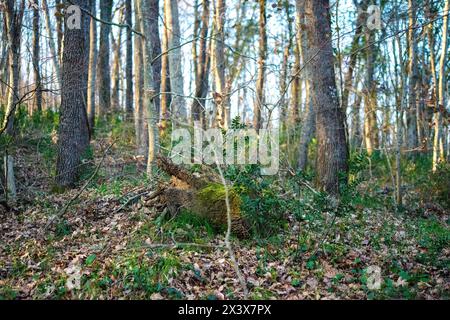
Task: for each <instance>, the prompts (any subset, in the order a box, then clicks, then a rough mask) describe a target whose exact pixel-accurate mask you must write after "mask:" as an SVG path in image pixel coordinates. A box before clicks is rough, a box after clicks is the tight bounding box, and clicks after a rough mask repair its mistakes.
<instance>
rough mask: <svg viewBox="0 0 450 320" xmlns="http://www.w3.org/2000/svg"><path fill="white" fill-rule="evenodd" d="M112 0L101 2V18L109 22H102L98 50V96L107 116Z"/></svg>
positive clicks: (109, 103) (102, 112)
mask: <svg viewBox="0 0 450 320" xmlns="http://www.w3.org/2000/svg"><path fill="white" fill-rule="evenodd" d="M112 2H113V1H112V0H102V1H101V2H100V19H101V20H103V21H105V22H107V23H101V24H100V47H99V52H98V68H97V72H98V98H99V103H98V106H99V114H100V115H101V116H105V114H106V112H107V111H108V110H109V109H110V108H111V68H110V61H109V58H110V45H109V36H110V33H111V25H110V24H109V23H110V22H111V19H112Z"/></svg>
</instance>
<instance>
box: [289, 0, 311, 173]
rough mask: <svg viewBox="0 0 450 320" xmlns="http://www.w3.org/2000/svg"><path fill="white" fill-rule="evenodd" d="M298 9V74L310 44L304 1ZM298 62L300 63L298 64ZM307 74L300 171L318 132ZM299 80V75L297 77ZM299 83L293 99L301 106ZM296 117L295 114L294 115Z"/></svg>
mask: <svg viewBox="0 0 450 320" xmlns="http://www.w3.org/2000/svg"><path fill="white" fill-rule="evenodd" d="M296 8H297V25H298V29H299V30H298V32H297V35H298V36H297V37H296V43H297V45H296V46H297V50H296V51H298V53H296V56H299V57H296V58H295V59H296V64H297V65H298V66H297V68H296V70H297V72H299V71H300V68H299V67H300V66H299V61H300V59H301V60H302V61H303V63H304V64H305V63H307V61H306V59H305V57H306V56H307V54H306V52H307V50H308V44H307V43H306V35H305V30H304V29H305V28H304V27H302V26H303V25H304V24H305V8H304V1H302V0H297V1H296ZM297 61H298V62H297ZM303 72H304V73H306V77H305V112H304V115H303V119H302V120H303V121H302V131H301V134H300V146H299V154H298V169H299V170H305V169H306V166H307V164H308V148H309V144H310V142H311V140H312V138H313V136H314V133H315V131H316V115H315V110H314V105H313V103H312V99H311V82H310V80H309V76H308V74H307V73H308V68H306V69H305V70H304V71H303ZM297 78H299V75H297ZM297 81H298V83H297V84H295V85H296V88H295V89H296V91H295V95H296V97H295V98H293V99H295V100H296V103H297V104H299V102H300V101H299V100H300V97H299V96H300V94H299V92H301V86H300V80H299V79H298V80H297ZM296 109H297V112H296V115H295V117H294V119H293V120H292V121H293V123H294V124H296V122H298V119H297V118H298V109H299V106H296ZM293 115H294V114H293Z"/></svg>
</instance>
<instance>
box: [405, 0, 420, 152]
mask: <svg viewBox="0 0 450 320" xmlns="http://www.w3.org/2000/svg"><path fill="white" fill-rule="evenodd" d="M416 8H417V2H416V1H415V0H408V22H409V23H408V45H409V50H408V81H409V86H408V108H407V110H406V120H407V130H408V135H407V144H408V149H409V151H410V152H411V153H415V152H417V150H416V149H417V147H418V146H419V140H418V135H417V113H418V112H417V95H416V92H418V90H419V88H418V86H417V84H418V81H417V80H418V79H417V78H418V76H419V74H418V69H417V61H416V60H417V59H416V54H417V43H416V31H415V23H416Z"/></svg>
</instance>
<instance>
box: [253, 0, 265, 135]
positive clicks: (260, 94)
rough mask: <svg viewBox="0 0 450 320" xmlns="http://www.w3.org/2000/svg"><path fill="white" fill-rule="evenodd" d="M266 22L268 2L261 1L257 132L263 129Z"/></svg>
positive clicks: (254, 108)
mask: <svg viewBox="0 0 450 320" xmlns="http://www.w3.org/2000/svg"><path fill="white" fill-rule="evenodd" d="M266 22H267V17H266V0H259V48H258V76H257V79H256V100H255V105H254V107H253V127H254V128H255V130H256V131H259V129H261V127H262V111H263V107H264V83H265V69H266V59H267V34H266Z"/></svg>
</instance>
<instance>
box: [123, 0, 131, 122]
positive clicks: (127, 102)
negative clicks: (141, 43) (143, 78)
mask: <svg viewBox="0 0 450 320" xmlns="http://www.w3.org/2000/svg"><path fill="white" fill-rule="evenodd" d="M125 23H126V24H127V26H128V28H127V31H126V37H127V43H126V67H125V79H126V80H125V81H126V87H127V89H126V90H127V91H126V98H125V110H126V113H127V117H128V118H129V119H131V118H132V116H133V32H132V30H131V26H132V25H133V12H132V9H131V0H125Z"/></svg>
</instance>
